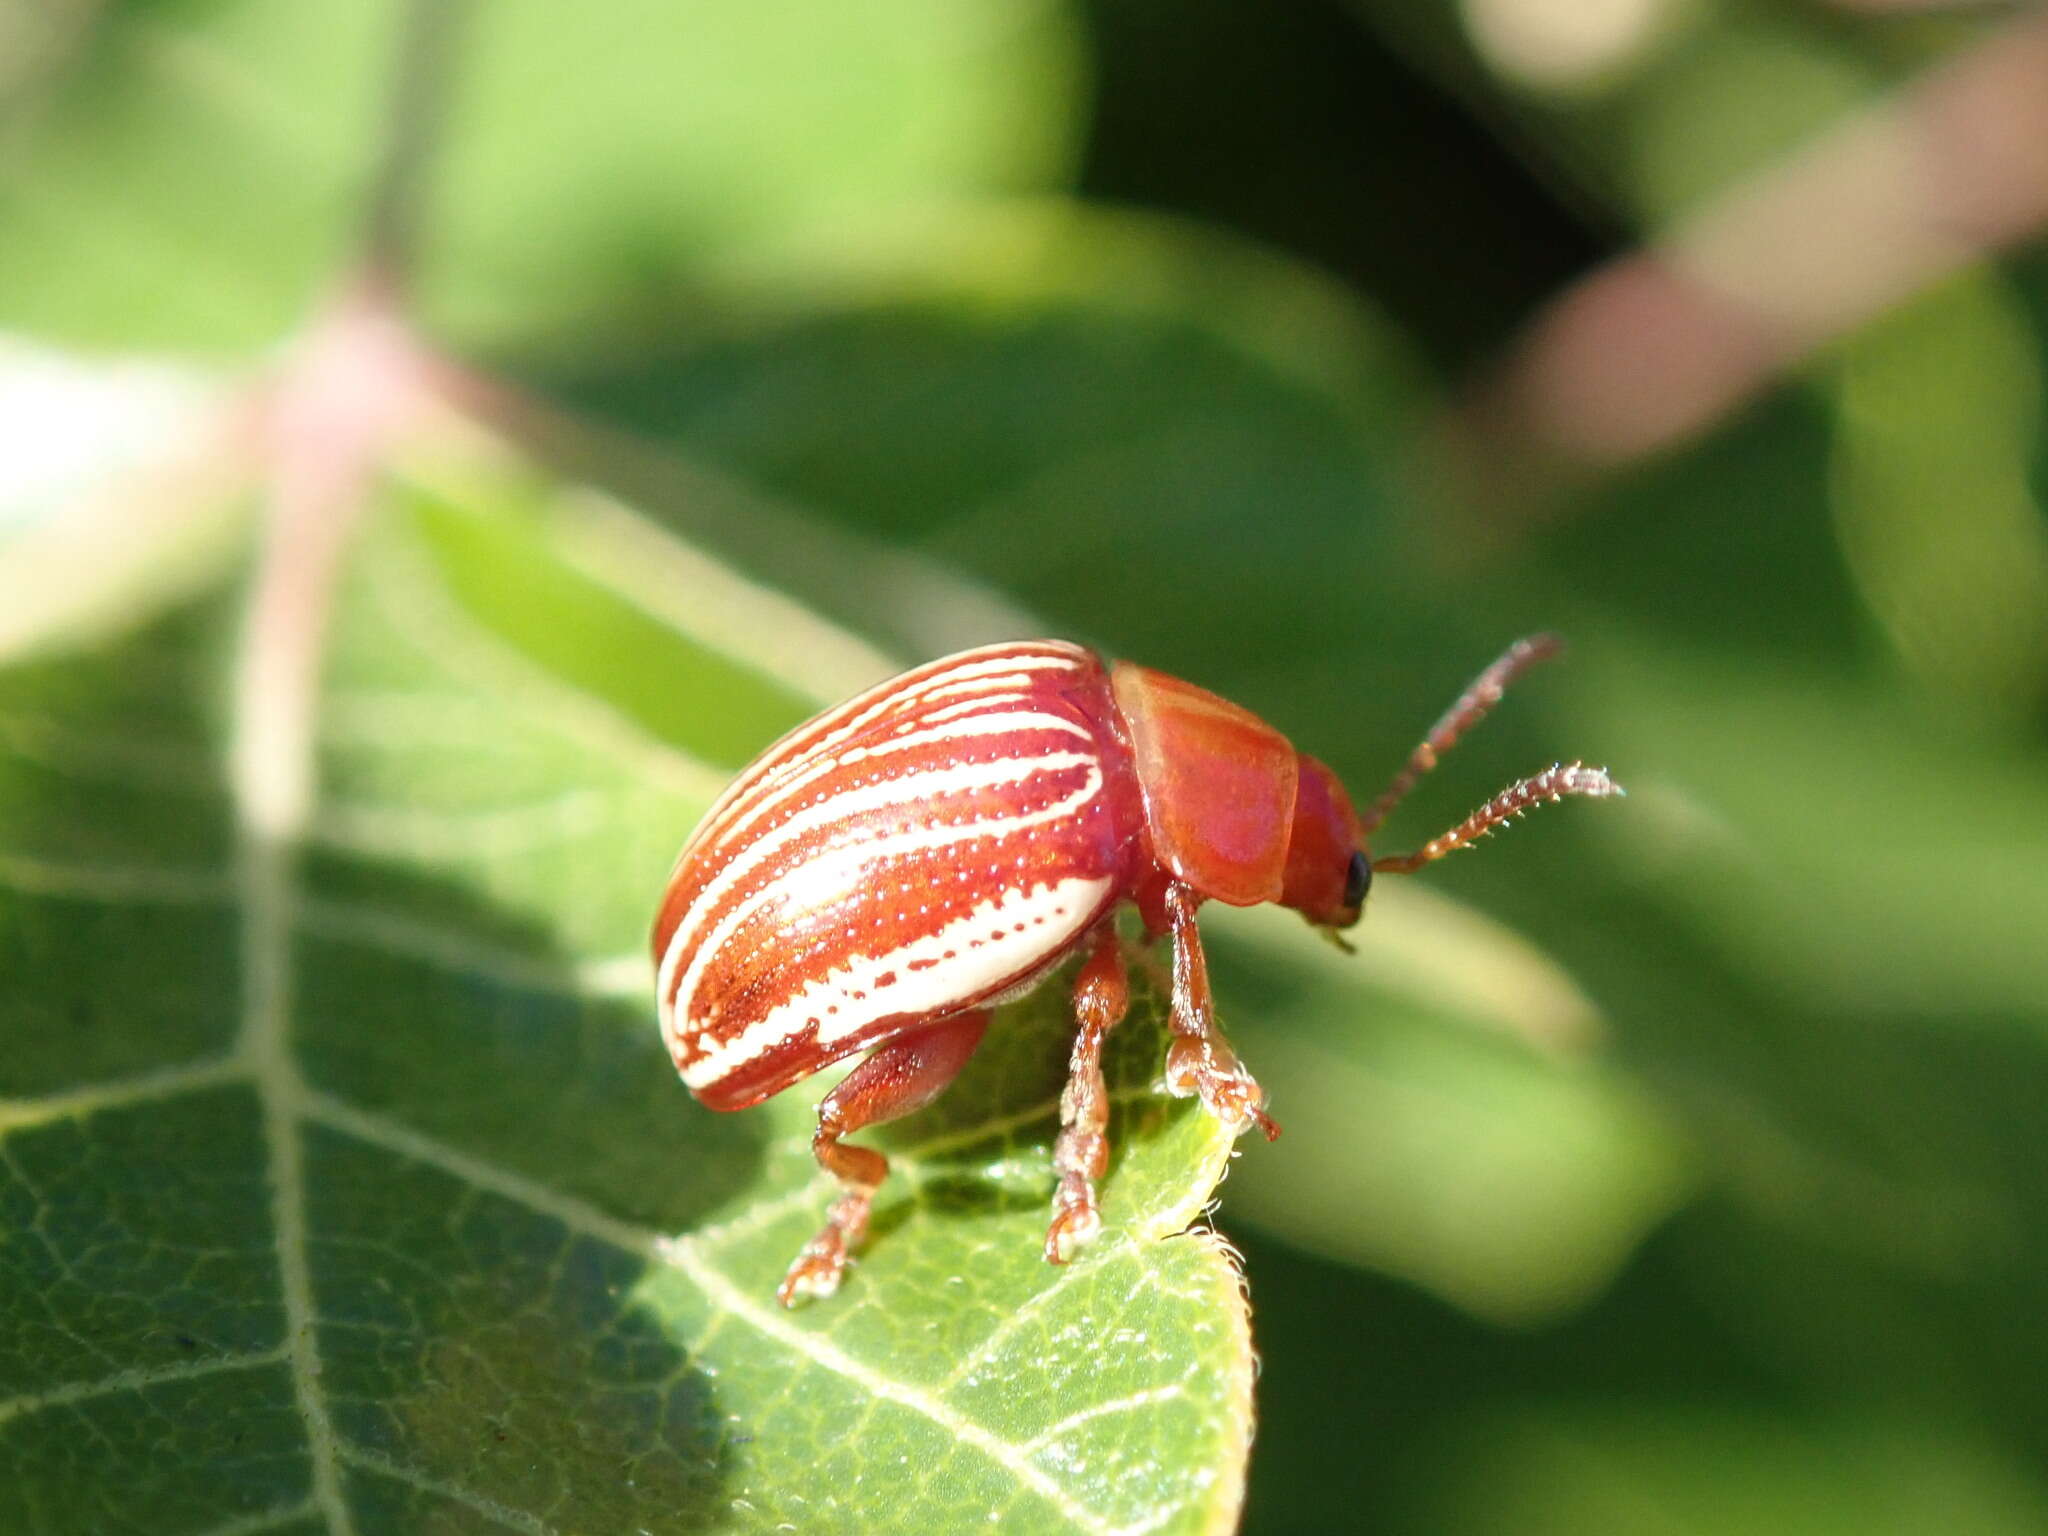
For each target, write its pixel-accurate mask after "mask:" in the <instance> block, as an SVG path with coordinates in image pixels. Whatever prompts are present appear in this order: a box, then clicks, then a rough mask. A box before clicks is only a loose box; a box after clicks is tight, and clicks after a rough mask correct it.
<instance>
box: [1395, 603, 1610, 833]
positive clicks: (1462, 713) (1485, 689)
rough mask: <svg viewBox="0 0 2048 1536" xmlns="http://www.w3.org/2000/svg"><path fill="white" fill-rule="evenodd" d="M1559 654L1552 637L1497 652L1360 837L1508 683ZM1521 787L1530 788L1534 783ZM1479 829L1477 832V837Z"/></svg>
mask: <svg viewBox="0 0 2048 1536" xmlns="http://www.w3.org/2000/svg"><path fill="white" fill-rule="evenodd" d="M1563 649H1564V642H1563V641H1562V640H1560V639H1558V637H1557V636H1556V635H1547V634H1546V635H1527V636H1524V637H1523V638H1522V639H1520V640H1517V641H1516V642H1515V643H1514V644H1513V645H1511V646H1509V647H1508V648H1507V649H1506V650H1505V651H1503V652H1501V654H1500V656H1499V658H1498V659H1497V660H1496V661H1495V662H1494V663H1493V665H1492V666H1490V667H1488V668H1487V669H1486V670H1485V671H1484V672H1482V673H1480V674H1479V675H1478V676H1477V677H1475V678H1473V679H1472V686H1471V687H1470V688H1467V689H1466V690H1465V692H1464V693H1463V694H1462V695H1461V696H1460V697H1459V699H1458V702H1457V703H1455V704H1453V705H1452V706H1451V707H1450V708H1449V709H1447V710H1445V711H1444V715H1443V718H1442V719H1441V720H1439V721H1437V723H1436V724H1435V725H1433V726H1431V727H1430V731H1429V734H1428V735H1427V736H1425V737H1423V738H1422V745H1421V746H1419V747H1417V748H1416V749H1415V750H1414V751H1413V752H1411V753H1410V754H1409V755H1408V761H1407V763H1406V764H1404V765H1403V767H1402V769H1401V771H1400V772H1399V773H1397V774H1395V775H1394V782H1393V783H1391V784H1389V785H1388V786H1387V788H1386V792H1385V793H1384V794H1382V795H1381V796H1380V797H1379V799H1377V800H1375V801H1373V803H1372V804H1371V805H1370V806H1368V807H1367V808H1366V812H1365V815H1364V816H1362V817H1360V818H1359V833H1360V835H1361V836H1364V837H1370V836H1371V835H1372V833H1373V832H1374V831H1375V830H1376V829H1377V828H1378V826H1379V824H1380V823H1381V822H1383V821H1385V820H1386V819H1387V813H1388V812H1390V811H1391V810H1393V808H1394V807H1395V806H1397V805H1399V804H1400V803H1401V801H1402V800H1403V799H1405V798H1406V797H1407V794H1408V791H1409V790H1411V789H1413V788H1414V787H1415V781H1416V780H1417V779H1420V778H1421V777H1422V776H1423V775H1424V774H1425V773H1427V772H1429V770H1430V769H1432V768H1434V767H1435V766H1436V765H1437V761H1438V759H1440V758H1441V757H1442V756H1443V755H1444V753H1446V752H1448V751H1450V750H1451V748H1452V747H1454V746H1456V745H1457V744H1458V738H1459V737H1460V736H1463V735H1464V734H1465V733H1466V732H1467V731H1469V730H1471V729H1472V727H1473V726H1475V725H1477V724H1478V723H1479V722H1480V721H1482V720H1484V719H1485V718H1486V714H1487V711H1488V710H1490V709H1492V708H1493V706H1494V705H1496V704H1498V703H1499V702H1500V700H1501V695H1502V694H1504V693H1506V692H1507V690H1508V685H1509V684H1510V683H1512V682H1513V681H1514V680H1515V679H1516V678H1518V677H1520V676H1521V675H1522V674H1523V673H1524V672H1526V671H1528V670H1529V669H1530V668H1531V667H1533V666H1535V665H1536V664H1537V663H1538V662H1542V661H1548V660H1549V659H1550V658H1551V657H1553V656H1555V655H1556V654H1557V653H1558V652H1559V651H1561V650H1563ZM1538 777H1539V778H1540V777H1541V775H1540V774H1539V775H1538ZM1525 782H1526V783H1532V784H1533V783H1534V782H1535V780H1534V779H1530V780H1526V781H1525ZM1520 787H1521V786H1520V785H1517V786H1516V788H1520ZM1508 793H1513V791H1512V790H1511V791H1509V792H1508ZM1569 793H1577V791H1569ZM1484 830H1485V829H1484V828H1482V829H1481V832H1483V831H1484ZM1481 832H1474V833H1473V834H1472V836H1473V837H1478V836H1480V835H1481ZM1468 841H1469V839H1468ZM1446 851H1448V850H1446ZM1379 867H1380V866H1379V865H1378V864H1375V865H1373V868H1374V869H1378V868H1379Z"/></svg>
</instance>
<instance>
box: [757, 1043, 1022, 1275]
mask: <svg viewBox="0 0 2048 1536" xmlns="http://www.w3.org/2000/svg"><path fill="white" fill-rule="evenodd" d="M988 1018H989V1016H988V1010H987V1009H985V1008H974V1009H969V1010H968V1011H967V1012H965V1013H956V1014H953V1015H951V1016H950V1017H948V1018H944V1019H940V1020H939V1021H937V1022H936V1023H933V1024H927V1025H925V1026H923V1027H922V1028H920V1029H914V1030H911V1031H910V1032H909V1033H907V1034H902V1035H898V1036H897V1037H896V1038H895V1039H893V1040H890V1041H888V1042H886V1043H885V1044H883V1045H882V1046H880V1047H878V1048H877V1049H876V1050H875V1052H874V1054H872V1055H871V1056H869V1057H868V1058H867V1060H865V1061H863V1062H862V1063H861V1064H860V1065H859V1066H857V1067H855V1068H854V1069H853V1070H852V1071H851V1072H849V1073H848V1074H847V1075H846V1077H845V1078H844V1079H843V1080H842V1081H841V1082H840V1084H839V1086H838V1087H836V1088H834V1089H833V1090H832V1091H831V1092H830V1093H828V1094H826V1095H825V1097H824V1099H823V1100H822V1101H821V1102H820V1103H819V1105H818V1131H817V1134H816V1135H815V1136H813V1137H812V1138H811V1152H812V1155H813V1156H815V1157H816V1158H817V1159H818V1165H819V1166H820V1167H821V1168H823V1169H824V1170H825V1171H826V1172H827V1173H829V1174H831V1175H832V1176H833V1177H834V1178H836V1179H838V1180H839V1198H838V1199H837V1200H835V1201H833V1202H832V1209H831V1210H830V1212H828V1213H827V1215H826V1217H825V1226H824V1228H823V1230H821V1231H820V1232H819V1233H818V1235H817V1236H816V1237H814V1238H812V1239H811V1240H810V1242H808V1243H806V1244H805V1245H804V1251H803V1252H802V1253H800V1254H798V1255H797V1257H796V1262H795V1263H794V1264H792V1265H790V1266H789V1273H788V1274H787V1275H784V1276H783V1278H782V1285H781V1286H780V1288H779V1289H777V1291H776V1293H775V1296H776V1299H777V1300H778V1301H780V1302H781V1303H782V1304H783V1305H784V1306H785V1307H789V1306H794V1305H796V1303H797V1302H798V1301H799V1300H800V1299H802V1298H804V1297H806V1296H830V1295H831V1294H832V1293H833V1292H834V1291H836V1290H838V1289H839V1281H840V1278H841V1276H843V1275H844V1274H845V1273H846V1256H847V1253H848V1252H849V1251H850V1250H851V1249H853V1248H855V1247H856V1246H858V1245H859V1243H860V1240H861V1237H862V1235H863V1234H864V1233H865V1232H866V1231H867V1229H868V1212H869V1210H870V1209H871V1208H872V1207H873V1205H874V1203H875V1191H876V1190H877V1189H879V1188H880V1187H881V1184H882V1180H884V1179H886V1178H887V1177H888V1176H889V1160H888V1159H887V1158H886V1157H884V1156H883V1155H882V1154H881V1153H879V1152H877V1151H875V1150H874V1149H873V1148H872V1147H850V1146H847V1145H846V1144H845V1142H844V1141H842V1140H841V1138H842V1137H846V1136H851V1135H852V1134H853V1133H854V1132H855V1131H857V1130H860V1129H861V1128H862V1127H863V1126H869V1125H880V1124H881V1123H883V1122H884V1121H887V1120H899V1119H901V1118H902V1117H903V1116H905V1115H907V1114H911V1113H913V1112H914V1111H916V1110H920V1109H923V1108H924V1107H925V1105H927V1104H929V1103H931V1101H932V1100H933V1099H935V1098H937V1097H938V1096H939V1095H940V1094H941V1093H943V1092H944V1091H945V1089H946V1085H947V1084H948V1083H950V1082H952V1081H953V1079H954V1078H955V1077H958V1076H959V1075H960V1069H961V1068H962V1067H964V1066H966V1065H967V1058H968V1057H970V1056H972V1055H973V1054H974V1048H975V1047H976V1046H977V1045H979V1044H981V1036H982V1032H983V1031H984V1030H986V1029H987V1028H988Z"/></svg>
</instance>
